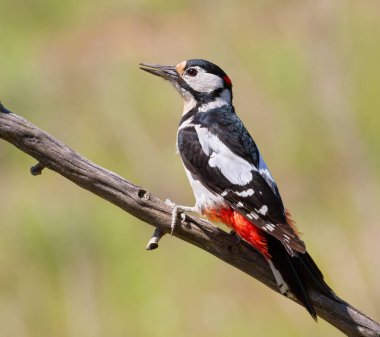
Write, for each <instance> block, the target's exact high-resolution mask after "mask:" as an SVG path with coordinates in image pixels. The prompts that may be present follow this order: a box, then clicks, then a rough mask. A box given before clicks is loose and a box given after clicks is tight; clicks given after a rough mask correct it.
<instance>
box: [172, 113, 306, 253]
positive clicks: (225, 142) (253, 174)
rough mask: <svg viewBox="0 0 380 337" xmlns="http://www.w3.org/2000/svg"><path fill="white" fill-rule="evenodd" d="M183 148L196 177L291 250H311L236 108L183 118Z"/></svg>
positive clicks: (180, 147) (180, 137) (186, 163)
mask: <svg viewBox="0 0 380 337" xmlns="http://www.w3.org/2000/svg"><path fill="white" fill-rule="evenodd" d="M225 109H231V108H230V107H226V108H225ZM178 150H179V152H180V154H181V157H182V161H183V163H184V166H185V167H186V169H187V170H188V174H191V177H192V179H194V180H195V181H199V182H200V183H201V184H202V185H203V186H205V187H206V188H207V189H208V190H209V191H210V192H212V193H214V194H215V195H216V196H218V197H221V198H223V200H224V201H225V202H226V203H227V204H228V205H229V206H231V207H232V208H233V209H234V210H235V211H237V212H239V213H241V214H242V215H243V216H245V217H246V218H247V219H248V220H249V221H250V222H251V223H252V224H254V225H256V226H258V227H259V228H260V229H262V230H263V231H265V232H267V233H268V234H270V235H272V236H274V237H276V238H277V239H278V240H280V241H281V242H282V243H283V244H284V245H285V247H287V248H288V252H290V253H291V254H292V250H295V251H298V252H305V250H306V249H305V245H304V243H303V241H302V240H301V239H300V238H299V236H298V234H297V233H296V232H295V230H294V228H293V227H292V226H291V225H289V224H288V222H287V219H286V212H285V209H284V206H283V203H282V200H281V196H280V194H279V192H278V189H277V185H276V183H275V182H274V180H273V178H272V176H271V174H270V173H269V170H268V168H267V167H266V165H265V163H264V161H263V158H262V157H261V155H260V153H259V150H258V148H257V146H256V144H255V143H254V141H253V140H252V138H251V136H250V135H249V133H248V132H247V130H246V129H245V127H244V126H243V124H242V122H241V121H240V119H239V118H238V117H237V116H236V114H235V113H234V112H233V111H226V113H223V109H220V108H219V109H217V110H211V111H208V112H207V113H202V114H195V115H193V116H191V117H190V118H189V119H188V120H183V121H182V127H181V126H180V128H179V131H178Z"/></svg>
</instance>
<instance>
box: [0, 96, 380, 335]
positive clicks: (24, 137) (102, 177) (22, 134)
mask: <svg viewBox="0 0 380 337" xmlns="http://www.w3.org/2000/svg"><path fill="white" fill-rule="evenodd" d="M0 138H2V139H4V140H6V141H8V142H9V143H11V144H13V145H15V146H16V147H17V148H19V149H20V150H21V151H23V152H25V153H27V154H29V155H30V156H32V157H33V158H35V159H36V160H37V161H38V164H37V165H35V166H33V168H32V169H31V173H32V174H34V175H36V174H41V171H42V169H43V168H48V169H50V170H53V171H55V172H57V173H59V174H60V175H62V176H64V177H66V178H67V179H69V180H71V181H72V182H74V183H75V184H77V185H79V186H80V187H82V188H84V189H86V190H88V191H90V192H92V193H95V194H96V195H98V196H100V197H101V198H103V199H105V200H107V201H109V202H111V203H113V204H115V205H116V206H118V207H120V208H122V209H123V210H125V211H126V212H128V213H130V214H132V215H133V216H135V217H137V218H139V219H140V220H142V221H144V222H146V223H148V224H150V225H152V226H154V227H156V228H157V229H158V230H159V231H158V233H159V234H160V235H157V238H158V240H159V237H161V236H162V234H163V233H170V224H171V207H169V206H168V205H166V204H165V203H164V202H162V201H161V200H160V199H158V198H157V197H156V196H154V195H153V194H151V193H150V192H148V191H147V190H145V189H144V188H142V187H139V186H137V185H135V184H133V183H131V182H129V181H128V180H126V179H124V178H122V177H120V176H118V175H117V174H115V173H113V172H111V171H108V170H106V169H104V168H102V167H100V166H98V165H96V164H94V163H92V162H90V161H89V160H87V159H86V158H84V157H82V156H80V155H79V154H78V153H76V152H75V151H73V150H72V149H71V148H69V147H68V146H66V145H65V144H63V143H62V142H61V141H59V140H57V139H55V138H54V137H52V136H51V135H49V134H48V133H46V132H44V131H42V130H41V129H39V128H37V127H36V126H34V125H33V124H31V123H30V122H28V121H27V120H25V119H24V118H22V117H20V116H18V115H15V114H13V113H11V112H10V111H8V110H7V109H5V108H4V106H3V105H1V103H0ZM156 234H157V233H156ZM174 236H176V237H178V238H179V239H181V240H184V241H187V242H189V243H191V244H193V245H195V246H197V247H199V248H201V249H203V250H205V251H207V252H209V253H210V254H213V255H214V256H216V257H218V258H219V259H221V260H223V261H224V262H226V263H228V264H230V265H232V266H234V267H236V268H238V269H240V270H241V271H243V272H245V273H247V274H249V275H251V276H252V277H254V278H255V279H257V280H259V281H260V282H262V283H264V284H265V285H267V286H268V287H270V288H271V289H273V290H274V291H277V292H278V287H277V285H276V282H275V280H274V278H273V275H272V273H271V271H270V269H269V267H268V264H267V263H266V261H265V260H264V258H263V257H262V256H261V255H260V254H259V253H258V252H257V251H256V250H254V249H253V248H252V247H250V246H249V245H248V244H247V243H245V242H244V241H241V242H240V243H239V244H237V243H236V239H235V238H234V237H232V236H231V235H229V234H228V233H226V232H224V231H223V230H221V229H219V228H217V227H215V226H213V225H211V224H210V223H208V222H206V221H204V220H202V219H199V218H195V217H191V216H186V221H185V223H184V224H183V225H181V226H177V227H176V230H175V232H174ZM157 238H155V239H153V241H154V240H156V239H157ZM158 240H157V241H154V242H153V248H155V247H156V244H157V242H158ZM311 299H312V302H313V305H314V306H315V308H316V311H317V314H318V316H320V317H321V318H323V319H324V320H326V321H327V322H329V323H330V324H332V325H333V326H335V327H336V328H338V329H339V330H341V331H342V332H344V333H345V334H347V335H348V336H364V337H370V336H371V337H374V336H380V325H379V324H378V323H377V322H375V321H373V320H372V319H370V318H369V317H367V316H366V315H364V314H362V313H361V312H360V311H358V310H357V309H355V308H354V307H352V306H351V305H349V304H348V303H346V302H344V301H343V300H342V301H340V302H337V301H334V300H331V299H329V298H327V297H325V296H323V295H321V294H318V293H316V292H312V293H311Z"/></svg>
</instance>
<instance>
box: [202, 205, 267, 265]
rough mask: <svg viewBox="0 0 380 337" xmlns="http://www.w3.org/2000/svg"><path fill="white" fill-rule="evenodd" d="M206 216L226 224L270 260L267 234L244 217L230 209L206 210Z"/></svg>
mask: <svg viewBox="0 0 380 337" xmlns="http://www.w3.org/2000/svg"><path fill="white" fill-rule="evenodd" d="M204 214H205V216H206V217H207V218H208V219H209V220H211V221H216V222H221V223H224V224H225V225H227V226H228V227H230V228H232V229H233V230H234V231H235V232H236V233H237V234H238V235H239V236H240V237H241V238H242V239H243V240H245V241H247V242H248V243H250V244H251V245H252V246H253V247H255V248H256V249H257V250H258V251H259V252H260V253H261V254H263V255H264V256H265V257H266V258H268V259H269V258H270V254H269V253H268V245H267V240H266V238H265V234H264V233H263V231H262V230H261V229H260V228H258V227H256V226H255V225H254V224H252V223H251V222H250V221H249V220H247V219H246V218H245V217H244V216H243V215H241V214H240V213H238V212H236V211H234V210H233V209H232V208H230V207H227V208H221V209H214V210H205V212H204Z"/></svg>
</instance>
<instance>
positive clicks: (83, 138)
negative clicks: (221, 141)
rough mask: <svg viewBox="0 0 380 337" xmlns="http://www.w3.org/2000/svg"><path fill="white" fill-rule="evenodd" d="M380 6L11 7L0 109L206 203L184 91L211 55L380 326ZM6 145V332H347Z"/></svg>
mask: <svg viewBox="0 0 380 337" xmlns="http://www.w3.org/2000/svg"><path fill="white" fill-rule="evenodd" d="M379 41H380V3H379V2H377V1H360V2H359V1H329V0H321V1H291V0H289V1H280V0H276V1H275V0H272V1H243V0H242V1H235V2H232V1H207V2H206V1H192V2H190V1H166V2H163V1H153V0H144V1H133V0H124V1H120V0H110V1H107V2H105V1H89V0H85V1H73V0H68V1H48V0H36V1H33V2H32V1H19V0H14V1H4V0H0V67H1V71H0V98H1V100H2V102H3V103H4V104H5V106H7V107H8V108H9V109H10V110H12V111H13V112H15V113H18V114H20V115H22V116H24V117H26V118H27V119H29V120H31V121H32V122H33V123H35V124H36V125H38V126H39V127H41V128H43V129H44V130H46V131H48V132H49V133H51V134H53V135H55V136H56V137H57V138H59V139H61V140H62V141H64V142H65V143H66V144H68V145H69V146H71V147H73V148H74V149H76V150H77V151H79V152H80V153H81V154H83V155H84V156H86V157H88V158H89V159H90V160H92V161H94V162H95V163H98V164H99V165H102V166H104V167H106V168H108V169H111V170H113V171H115V172H117V173H119V174H121V175H122V176H124V177H126V178H128V179H129V180H131V181H133V182H135V183H137V184H140V185H142V186H144V187H146V188H148V189H149V190H150V191H152V192H153V193H155V194H157V195H158V196H160V197H161V198H163V199H165V198H170V199H171V200H174V201H176V202H178V203H181V204H188V205H191V204H193V202H194V201H193V196H192V193H191V190H190V187H189V185H188V183H187V180H186V177H185V174H184V172H183V169H182V166H181V163H180V159H179V157H178V156H177V155H176V154H175V146H174V144H175V135H176V130H177V125H178V121H179V118H180V114H181V111H182V103H181V99H180V97H179V96H178V94H177V93H176V92H175V91H174V90H173V89H172V88H170V86H169V85H168V84H167V83H165V82H164V81H162V80H159V79H157V78H154V77H152V76H150V75H148V74H146V73H143V72H142V71H140V70H139V69H138V63H139V62H151V63H162V64H176V63H178V62H180V61H182V60H184V59H189V58H205V59H209V60H211V61H214V62H215V63H217V64H218V65H220V66H221V67H222V68H223V69H224V70H225V71H226V72H227V73H228V74H229V76H230V77H231V78H232V80H233V83H234V89H235V90H234V102H235V107H236V109H237V111H238V113H239V115H240V116H241V118H242V119H243V121H244V122H245V124H246V126H247V128H248V129H249V130H250V132H251V134H252V135H253V136H254V137H255V139H256V141H257V143H258V145H259V146H260V148H261V150H262V152H263V153H264V155H265V158H266V161H267V163H268V165H269V166H270V167H271V171H272V173H273V175H274V176H275V177H276V179H277V182H278V184H279V187H280V190H281V192H282V196H283V199H284V200H285V204H286V207H287V208H289V209H290V210H291V211H292V213H293V216H294V218H295V220H296V221H297V223H298V226H299V229H300V230H301V231H302V232H303V233H304V236H303V238H304V240H305V241H306V243H307V245H308V249H309V251H310V253H311V255H312V256H313V257H314V258H315V260H316V261H317V263H318V264H319V266H320V267H321V269H322V270H323V272H324V274H325V276H326V278H327V280H328V283H329V284H330V285H331V286H332V287H333V289H335V290H336V292H337V293H338V294H339V295H340V296H342V297H343V298H344V299H345V300H347V301H349V302H350V303H352V304H353V305H355V306H357V307H358V308H359V309H361V310H362V311H364V312H365V313H366V314H368V315H369V316H371V317H373V318H375V319H377V320H379V319H380V287H379V284H380V268H379V253H380V248H379V238H380V227H379V215H378V212H379V201H380V174H379V172H380V156H379V153H380V115H379V111H380V92H379V88H380V62H379V60H380V43H379ZM33 164H35V161H34V160H33V159H32V158H30V157H28V156H26V155H25V154H23V153H21V152H20V151H18V150H17V149H15V148H14V147H13V146H11V145H10V144H8V143H5V142H3V141H0V191H1V193H0V212H1V221H0V336H18V337H29V336H38V337H45V336H46V337H48V336H49V337H50V336H55V337H61V336H62V337H63V336H70V337H77V336H78V337H82V336H90V337H98V336H115V337H119V336H120V337H121V336H137V337H138V336H152V337H161V336H165V337H169V336H183V337H190V336H209V337H224V336H239V337H245V336H293V337H294V336H340V335H341V333H340V332H338V331H337V330H335V328H333V327H331V326H329V325H328V324H327V323H325V322H324V321H322V320H320V321H319V323H318V325H317V324H315V323H314V322H313V320H312V319H311V318H310V317H309V316H308V314H307V313H306V311H305V310H304V309H302V308H301V307H300V306H298V305H296V304H294V303H292V302H291V301H289V300H287V299H285V298H283V297H281V296H280V295H278V294H276V293H274V292H272V291H270V290H269V289H268V288H266V287H265V286H263V285H262V284H260V283H258V282H257V281H255V280H254V279H252V278H250V277H248V276H247V275H245V274H243V273H242V272H240V271H238V270H235V269H234V268H232V267H230V266H228V265H226V264H225V263H222V262H221V261H219V260H217V259H215V258H214V257H212V256H210V255H208V254H206V253H204V252H202V251H200V250H199V249H197V248H195V247H192V246H190V245H187V244H185V243H183V242H180V241H179V240H176V239H174V238H169V237H165V238H164V239H163V241H162V244H161V246H160V248H159V249H158V250H157V251H154V252H147V251H145V245H146V243H147V240H148V239H149V237H150V235H151V234H152V227H150V226H147V225H145V224H143V223H141V222H140V221H137V220H136V219H134V218H132V217H131V216H129V215H128V214H126V213H124V212H122V211H120V210H119V209H117V208H116V207H114V206H112V205H110V204H108V203H106V202H104V201H103V200H101V199H99V198H98V197H96V196H94V195H92V194H90V193H88V192H86V191H84V190H82V189H80V188H78V187H77V186H75V185H74V184H72V183H70V182H68V181H66V180H65V179H64V178H62V177H60V176H58V175H57V174H55V173H52V172H49V171H47V170H46V171H44V172H43V174H42V176H39V177H32V176H31V175H30V174H29V167H30V166H32V165H33Z"/></svg>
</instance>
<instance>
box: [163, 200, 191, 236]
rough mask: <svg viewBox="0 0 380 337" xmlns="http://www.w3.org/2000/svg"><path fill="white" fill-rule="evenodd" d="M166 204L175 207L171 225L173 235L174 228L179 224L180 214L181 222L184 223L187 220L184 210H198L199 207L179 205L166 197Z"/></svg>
mask: <svg viewBox="0 0 380 337" xmlns="http://www.w3.org/2000/svg"><path fill="white" fill-rule="evenodd" d="M165 204H167V205H169V206H170V207H172V208H173V209H172V223H171V225H170V228H171V231H170V234H171V235H173V233H174V229H175V227H176V226H177V224H178V215H179V214H180V215H181V224H184V223H185V220H186V214H185V213H184V212H197V209H196V208H195V207H189V206H181V205H177V204H175V203H174V202H172V201H170V200H169V199H166V201H165Z"/></svg>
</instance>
